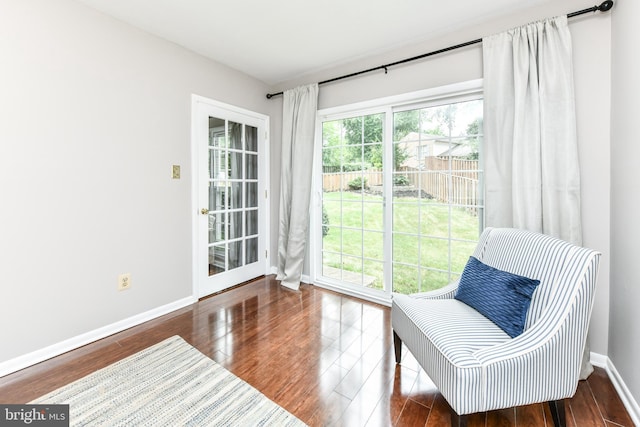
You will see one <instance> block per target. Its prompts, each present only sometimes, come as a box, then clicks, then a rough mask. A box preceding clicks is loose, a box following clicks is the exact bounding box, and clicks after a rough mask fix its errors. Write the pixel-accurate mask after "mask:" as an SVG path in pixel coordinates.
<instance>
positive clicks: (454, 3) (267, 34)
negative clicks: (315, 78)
mask: <svg viewBox="0 0 640 427" xmlns="http://www.w3.org/2000/svg"><path fill="white" fill-rule="evenodd" d="M78 1H80V2H82V3H85V4H87V5H89V6H91V7H93V8H95V9H97V10H99V11H102V12H104V13H106V14H108V15H112V16H114V17H116V18H118V19H120V20H122V21H124V22H127V23H129V24H131V25H133V26H135V27H138V28H141V29H143V30H145V31H147V32H149V33H151V34H155V35H157V36H160V37H162V38H164V39H167V40H170V41H172V42H174V43H177V44H179V45H181V46H184V47H186V48H188V49H190V50H192V51H195V52H197V53H199V54H201V55H204V56H206V57H209V58H212V59H215V60H216V61H218V62H221V63H223V64H225V65H228V66H230V67H232V68H235V69H237V70H240V71H242V72H244V73H246V74H249V75H251V76H253V77H255V78H257V79H259V80H261V81H263V82H265V83H268V84H276V83H280V82H283V81H286V80H289V79H293V78H296V77H300V76H302V75H304V74H308V73H312V72H315V71H319V70H321V69H323V68H327V67H330V66H336V65H340V64H343V63H346V62H349V61H352V60H354V59H358V58H363V57H366V56H370V55H373V54H378V53H382V52H384V51H388V50H391V49H394V48H398V47H401V46H403V45H408V44H413V43H416V42H419V41H422V40H427V39H429V38H433V37H437V36H440V35H442V34H446V33H448V32H451V31H455V30H456V29H460V28H463V27H464V26H471V25H474V24H476V23H479V22H481V21H483V20H486V19H490V18H494V17H499V16H502V15H506V14H509V13H513V12H517V11H518V10H521V9H527V8H530V7H533V6H537V5H541V4H544V3H548V1H549V0H518V1H514V0H491V1H478V0H448V1H442V0H441V1H435V0H321V1H317V0H316V1H310V0H271V1H269V0H78ZM399 59H401V58H399Z"/></svg>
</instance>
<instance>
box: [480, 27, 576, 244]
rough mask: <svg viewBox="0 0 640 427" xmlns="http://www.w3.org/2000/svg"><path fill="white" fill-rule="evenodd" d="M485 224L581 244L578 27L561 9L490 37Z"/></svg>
mask: <svg viewBox="0 0 640 427" xmlns="http://www.w3.org/2000/svg"><path fill="white" fill-rule="evenodd" d="M483 52H484V53H483V55H484V90H485V95H484V96H485V99H484V108H485V112H484V140H485V166H486V175H485V188H486V224H487V226H494V227H515V228H523V229H527V230H531V231H537V232H540V233H544V234H548V235H551V236H555V237H559V238H561V239H563V240H566V241H569V242H571V243H574V244H577V245H581V244H582V225H581V219H580V168H579V163H578V142H577V137H576V123H575V122H576V120H575V98H574V89H573V65H572V54H571V34H570V33H569V28H568V26H567V17H566V16H561V17H557V18H551V19H547V20H544V21H539V22H535V23H531V24H528V25H525V26H523V27H520V28H515V29H512V30H509V31H506V32H504V33H501V34H497V35H494V36H491V37H487V38H485V39H484V40H483Z"/></svg>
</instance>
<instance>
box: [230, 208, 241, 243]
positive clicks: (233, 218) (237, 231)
mask: <svg viewBox="0 0 640 427" xmlns="http://www.w3.org/2000/svg"><path fill="white" fill-rule="evenodd" d="M240 237H242V212H229V239H237V238H240Z"/></svg>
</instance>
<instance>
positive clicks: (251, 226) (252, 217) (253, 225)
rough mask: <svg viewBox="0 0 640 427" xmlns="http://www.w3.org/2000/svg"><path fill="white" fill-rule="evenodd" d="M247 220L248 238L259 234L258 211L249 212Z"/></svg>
mask: <svg viewBox="0 0 640 427" xmlns="http://www.w3.org/2000/svg"><path fill="white" fill-rule="evenodd" d="M246 219H247V223H246V230H247V236H252V235H254V234H258V211H257V210H251V211H247V215H246Z"/></svg>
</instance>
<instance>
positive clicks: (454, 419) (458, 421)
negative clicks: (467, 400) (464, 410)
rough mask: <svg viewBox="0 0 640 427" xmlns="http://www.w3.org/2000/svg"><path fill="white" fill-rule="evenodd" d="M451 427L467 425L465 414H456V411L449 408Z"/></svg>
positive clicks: (464, 426)
mask: <svg viewBox="0 0 640 427" xmlns="http://www.w3.org/2000/svg"><path fill="white" fill-rule="evenodd" d="M450 412H451V427H467V418H468V417H467V416H466V415H458V414H457V412H456V411H454V410H453V409H451V411H450Z"/></svg>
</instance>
